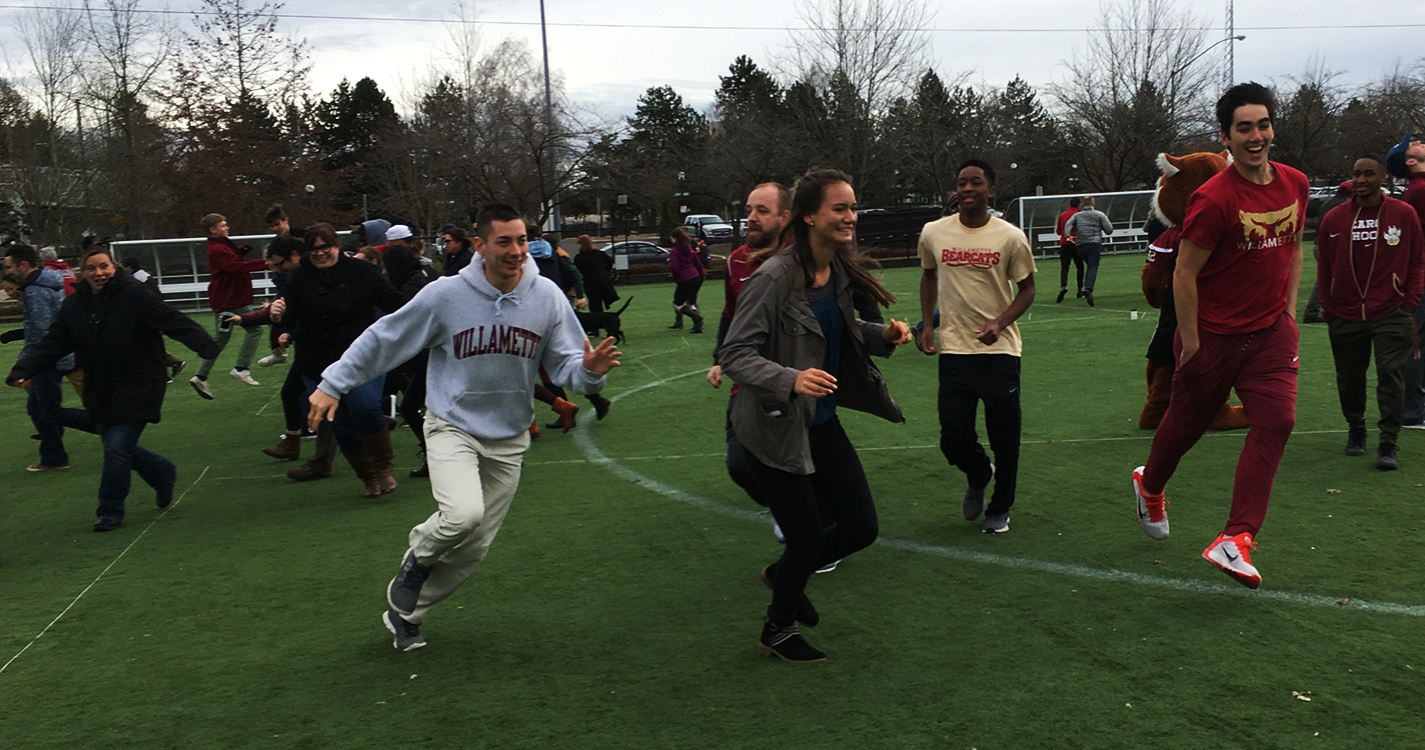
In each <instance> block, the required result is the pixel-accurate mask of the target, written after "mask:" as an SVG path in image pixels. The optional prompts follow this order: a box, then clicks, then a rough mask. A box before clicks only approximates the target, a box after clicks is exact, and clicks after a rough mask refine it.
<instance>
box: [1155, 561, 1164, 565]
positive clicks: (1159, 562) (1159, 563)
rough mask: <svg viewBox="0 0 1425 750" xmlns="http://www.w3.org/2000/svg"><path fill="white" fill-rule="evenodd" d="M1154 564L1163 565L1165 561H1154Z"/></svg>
mask: <svg viewBox="0 0 1425 750" xmlns="http://www.w3.org/2000/svg"><path fill="white" fill-rule="evenodd" d="M1153 564H1154V565H1162V564H1163V561H1162V560H1154V561H1153Z"/></svg>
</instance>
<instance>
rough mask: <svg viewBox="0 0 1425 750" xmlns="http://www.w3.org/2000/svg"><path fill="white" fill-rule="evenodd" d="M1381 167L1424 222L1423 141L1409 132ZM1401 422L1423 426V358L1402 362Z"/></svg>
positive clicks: (1423, 315)
mask: <svg viewBox="0 0 1425 750" xmlns="http://www.w3.org/2000/svg"><path fill="white" fill-rule="evenodd" d="M1385 167H1386V169H1387V170H1389V171H1390V173H1391V174H1393V175H1395V176H1396V177H1399V178H1401V179H1403V180H1406V181H1407V183H1406V186H1405V194H1404V195H1402V196H1400V198H1401V200H1403V201H1405V202H1406V203H1409V204H1410V205H1411V207H1413V208H1414V209H1415V213H1416V214H1418V215H1419V216H1420V223H1421V224H1422V225H1425V143H1422V142H1421V141H1419V140H1415V139H1412V138H1411V137H1410V134H1409V133H1406V134H1405V137H1404V138H1401V139H1400V143H1397V144H1395V145H1394V146H1392V147H1391V149H1390V151H1389V152H1388V153H1387V154H1386V155H1385ZM1415 330H1416V335H1417V336H1420V335H1425V310H1421V309H1420V308H1418V307H1417V308H1415ZM1403 419H1404V426H1405V428H1406V429H1409V430H1425V360H1421V359H1418V358H1417V357H1411V358H1410V359H1408V360H1406V363H1405V413H1404V415H1403Z"/></svg>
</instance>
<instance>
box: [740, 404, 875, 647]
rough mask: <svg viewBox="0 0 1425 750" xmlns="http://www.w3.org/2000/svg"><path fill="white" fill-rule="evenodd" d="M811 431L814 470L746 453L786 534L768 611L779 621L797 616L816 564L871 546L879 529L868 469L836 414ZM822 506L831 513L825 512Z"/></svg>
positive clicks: (783, 621)
mask: <svg viewBox="0 0 1425 750" xmlns="http://www.w3.org/2000/svg"><path fill="white" fill-rule="evenodd" d="M807 437H808V438H809V439H810V441H811V458H812V463H813V465H814V466H815V471H814V472H813V473H811V474H792V473H789V472H785V471H782V470H781V469H774V468H772V467H770V466H767V465H766V464H763V463H762V462H761V461H759V460H757V457H756V456H754V455H752V454H751V453H748V455H747V460H748V465H749V467H750V468H751V470H752V476H753V478H754V479H755V480H756V481H757V487H758V489H759V490H760V491H761V494H762V498H763V499H765V500H766V501H767V507H768V508H770V509H771V510H772V517H773V518H775V519H777V525H778V526H781V527H782V535H783V536H785V537H786V539H787V546H786V548H785V549H784V550H783V551H782V558H781V559H780V560H778V561H777V564H776V565H775V566H774V567H773V569H772V570H771V571H769V573H770V574H772V605H771V606H770V607H768V608H767V616H768V617H769V618H770V619H771V620H772V622H774V623H776V624H778V625H789V624H791V622H792V621H793V620H795V619H796V611H797V602H798V601H800V600H801V596H802V592H803V591H804V590H805V589H806V585H807V579H809V578H811V575H812V573H813V572H815V571H816V569H817V568H819V567H821V566H823V565H825V564H827V563H829V562H831V561H833V560H840V559H842V558H845V557H848V556H850V555H851V554H852V553H854V552H857V551H859V550H863V549H865V548H866V547H869V546H871V543H872V542H874V541H876V535H877V534H878V533H879V526H878V522H877V520H876V505H875V503H874V502H873V501H872V500H871V488H870V486H868V485H867V484H866V472H865V471H864V470H863V469H862V468H861V459H860V458H858V457H857V456H856V449H855V448H854V447H852V445H851V440H850V439H849V438H847V437H846V431H845V430H843V429H841V421H840V420H839V419H837V418H835V417H833V418H831V419H830V420H828V421H827V422H824V423H822V424H819V425H817V426H815V427H812V428H811V429H809V430H808V431H807ZM818 496H820V499H821V504H819V503H818ZM823 504H824V505H825V507H826V509H827V510H826V511H823V510H822V505H823ZM824 512H829V513H830V515H831V516H832V518H830V519H824V518H822V514H823V513H824Z"/></svg>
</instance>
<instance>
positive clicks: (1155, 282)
mask: <svg viewBox="0 0 1425 750" xmlns="http://www.w3.org/2000/svg"><path fill="white" fill-rule="evenodd" d="M1142 281H1143V299H1146V300H1148V304H1149V305H1151V306H1152V307H1153V309H1154V310H1156V309H1158V308H1160V307H1162V306H1163V290H1165V289H1167V288H1168V285H1169V284H1171V283H1173V275H1172V274H1171V273H1168V272H1167V271H1164V270H1163V269H1161V268H1155V267H1154V266H1153V264H1152V263H1144V264H1143V274H1142Z"/></svg>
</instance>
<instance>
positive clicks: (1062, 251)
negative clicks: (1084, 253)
mask: <svg viewBox="0 0 1425 750" xmlns="http://www.w3.org/2000/svg"><path fill="white" fill-rule="evenodd" d="M1070 264H1072V265H1073V266H1074V267H1075V268H1076V269H1077V271H1078V273H1077V276H1078V281H1079V285H1078V287H1077V289H1076V291H1083V288H1084V259H1083V258H1080V257H1079V251H1078V249H1077V248H1075V247H1074V243H1072V242H1064V243H1060V245H1059V288H1060V289H1068V288H1069V265H1070Z"/></svg>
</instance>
